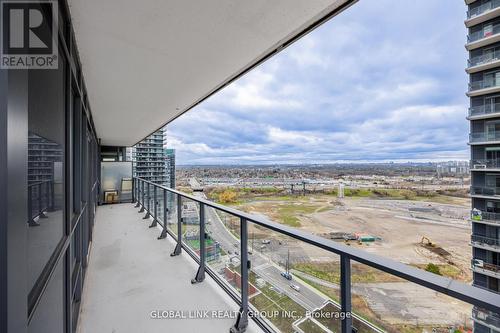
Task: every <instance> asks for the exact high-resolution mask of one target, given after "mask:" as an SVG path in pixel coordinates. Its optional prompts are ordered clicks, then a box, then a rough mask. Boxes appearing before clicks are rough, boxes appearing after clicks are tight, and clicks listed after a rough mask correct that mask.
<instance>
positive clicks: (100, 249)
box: [79, 204, 260, 333]
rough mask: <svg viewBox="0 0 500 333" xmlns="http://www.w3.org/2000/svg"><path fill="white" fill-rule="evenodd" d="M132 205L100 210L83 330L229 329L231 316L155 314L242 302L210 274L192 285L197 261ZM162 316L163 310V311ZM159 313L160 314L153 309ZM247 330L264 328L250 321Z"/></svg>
mask: <svg viewBox="0 0 500 333" xmlns="http://www.w3.org/2000/svg"><path fill="white" fill-rule="evenodd" d="M141 217H142V215H138V214H137V210H136V209H134V207H133V205H130V204H117V205H107V206H101V207H99V208H98V209H97V215H96V224H95V228H94V239H93V247H92V252H91V254H90V260H89V265H88V267H87V274H88V275H87V279H86V282H85V287H84V294H83V298H84V299H85V301H84V303H83V305H82V307H81V314H80V319H79V330H80V331H79V332H81V333H84V332H89V333H90V332H114V331H116V332H162V331H165V328H168V331H169V332H214V333H219V332H226V331H227V330H228V328H229V327H231V325H232V324H233V322H234V319H232V318H221V319H217V320H211V321H210V325H206V321H205V320H186V319H182V318H179V319H152V315H151V313H152V312H153V311H168V310H186V311H187V310H191V311H193V313H194V311H204V310H209V311H212V310H221V311H226V312H231V313H232V312H234V311H237V310H238V306H237V304H236V303H234V302H233V301H232V300H231V298H230V297H229V296H227V295H226V294H225V293H224V292H223V291H222V289H220V288H218V286H217V284H216V283H215V282H214V281H213V280H212V279H207V281H205V283H204V284H197V285H192V284H191V282H190V281H191V278H192V277H193V276H194V274H195V273H196V269H197V267H196V263H195V261H193V260H192V259H191V257H190V256H189V255H188V254H187V253H182V254H181V255H180V256H176V257H171V256H170V253H171V252H173V251H174V248H175V243H174V242H173V241H172V239H171V238H170V237H169V238H168V239H163V240H155V238H156V237H157V236H158V230H157V229H156V228H147V224H146V225H145V224H144V222H143V223H141V222H142V221H141ZM159 314H160V315H161V313H159ZM154 315H156V313H155V314H154ZM250 324H251V325H250V327H249V328H248V330H247V332H260V330H258V329H257V328H256V327H255V324H253V323H250Z"/></svg>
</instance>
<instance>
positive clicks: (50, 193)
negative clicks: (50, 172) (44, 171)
mask: <svg viewBox="0 0 500 333" xmlns="http://www.w3.org/2000/svg"><path fill="white" fill-rule="evenodd" d="M47 188H48V194H47V211H48V212H53V211H54V182H53V181H52V180H49V181H48V182H47Z"/></svg>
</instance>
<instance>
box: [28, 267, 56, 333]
mask: <svg viewBox="0 0 500 333" xmlns="http://www.w3.org/2000/svg"><path fill="white" fill-rule="evenodd" d="M63 267H64V260H61V262H60V263H59V265H58V266H57V267H56V269H55V271H54V275H53V276H52V279H51V280H50V282H49V284H48V286H47V289H46V290H45V292H44V294H43V296H42V298H41V300H40V304H39V305H38V306H37V308H36V310H35V313H34V314H33V318H32V319H31V323H30V325H29V327H28V333H39V332H64V326H65V315H64V304H65V302H64V274H63V272H64V270H63Z"/></svg>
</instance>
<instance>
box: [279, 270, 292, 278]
mask: <svg viewBox="0 0 500 333" xmlns="http://www.w3.org/2000/svg"><path fill="white" fill-rule="evenodd" d="M281 276H282V277H284V278H285V279H287V280H292V274H290V273H289V272H281Z"/></svg>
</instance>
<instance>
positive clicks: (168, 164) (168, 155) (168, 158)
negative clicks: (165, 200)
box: [164, 148, 175, 188]
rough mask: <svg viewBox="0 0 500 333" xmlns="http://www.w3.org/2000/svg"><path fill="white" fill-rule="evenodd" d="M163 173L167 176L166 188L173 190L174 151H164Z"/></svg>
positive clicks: (166, 149)
mask: <svg viewBox="0 0 500 333" xmlns="http://www.w3.org/2000/svg"><path fill="white" fill-rule="evenodd" d="M164 155H165V169H166V171H165V173H166V175H167V182H166V184H165V185H166V186H167V187H170V188H175V149H168V148H165V149H164Z"/></svg>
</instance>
